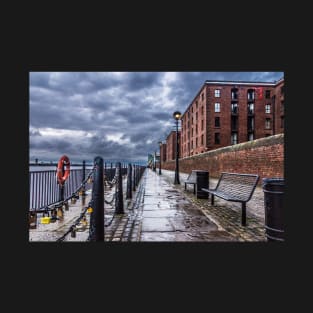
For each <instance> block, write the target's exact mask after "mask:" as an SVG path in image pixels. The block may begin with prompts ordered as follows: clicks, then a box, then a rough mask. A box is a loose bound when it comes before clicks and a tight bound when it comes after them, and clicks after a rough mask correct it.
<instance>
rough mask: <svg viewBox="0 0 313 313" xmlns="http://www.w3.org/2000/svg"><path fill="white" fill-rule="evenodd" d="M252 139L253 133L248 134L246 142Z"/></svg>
mask: <svg viewBox="0 0 313 313" xmlns="http://www.w3.org/2000/svg"><path fill="white" fill-rule="evenodd" d="M253 139H254V135H253V133H250V134H249V135H248V140H249V141H250V140H253Z"/></svg>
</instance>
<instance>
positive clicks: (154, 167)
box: [153, 151, 156, 172]
mask: <svg viewBox="0 0 313 313" xmlns="http://www.w3.org/2000/svg"><path fill="white" fill-rule="evenodd" d="M155 155H156V152H155V151H154V157H153V171H154V172H155V170H156V165H155Z"/></svg>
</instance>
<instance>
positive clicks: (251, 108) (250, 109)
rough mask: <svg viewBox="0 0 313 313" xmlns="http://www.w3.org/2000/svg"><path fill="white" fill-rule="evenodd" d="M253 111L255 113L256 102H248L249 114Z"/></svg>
mask: <svg viewBox="0 0 313 313" xmlns="http://www.w3.org/2000/svg"><path fill="white" fill-rule="evenodd" d="M253 113H254V104H253V103H248V114H253Z"/></svg>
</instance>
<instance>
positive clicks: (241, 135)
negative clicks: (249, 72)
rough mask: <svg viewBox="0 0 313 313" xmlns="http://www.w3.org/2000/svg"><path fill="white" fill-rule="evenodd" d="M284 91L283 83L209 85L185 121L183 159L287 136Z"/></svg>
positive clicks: (197, 99)
mask: <svg viewBox="0 0 313 313" xmlns="http://www.w3.org/2000/svg"><path fill="white" fill-rule="evenodd" d="M283 90H284V80H283V79H281V80H279V81H277V82H273V83H271V82H235V81H231V82H230V81H209V80H207V81H205V83H204V85H203V86H202V87H201V89H200V91H199V92H198V93H197V95H196V97H195V98H194V99H193V101H192V102H191V104H190V105H189V106H188V108H187V110H186V111H185V112H184V113H183V115H182V118H181V123H182V126H181V141H180V142H181V145H180V150H181V151H180V157H181V158H184V157H188V156H192V155H196V154H199V153H203V152H206V151H209V150H214V149H218V148H221V147H225V146H230V145H234V144H238V143H241V142H246V141H250V140H254V139H258V138H263V137H267V136H272V135H275V134H278V133H283V132H284V110H283V107H284V92H283ZM172 133H173V132H172ZM172 133H171V134H172ZM174 133H175V132H174ZM171 134H170V135H169V137H170V136H171ZM169 137H168V138H169ZM167 143H168V141H167ZM174 147H175V146H174ZM168 149H169V148H168ZM168 157H171V154H167V160H173V159H172V158H168ZM174 158H175V150H174Z"/></svg>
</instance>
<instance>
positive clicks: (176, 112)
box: [173, 111, 181, 185]
mask: <svg viewBox="0 0 313 313" xmlns="http://www.w3.org/2000/svg"><path fill="white" fill-rule="evenodd" d="M173 117H174V119H175V122H176V167H175V180H174V184H175V185H176V184H180V182H179V167H178V155H179V143H178V120H180V118H181V113H180V112H179V111H175V112H174V113H173Z"/></svg>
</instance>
